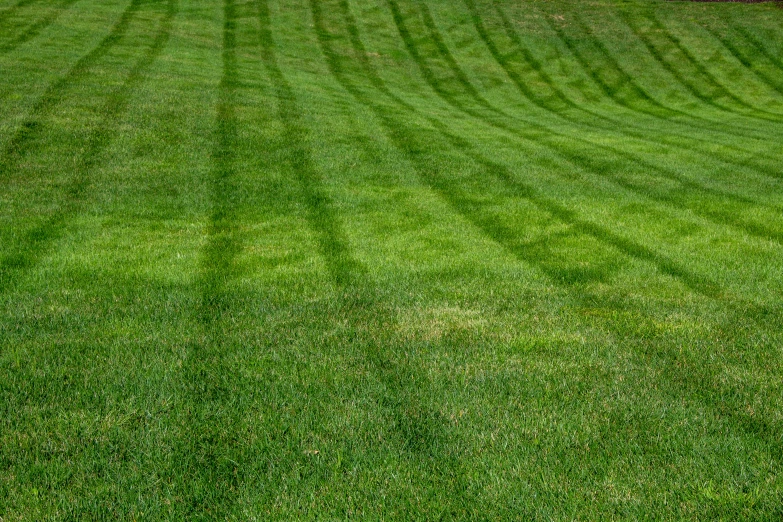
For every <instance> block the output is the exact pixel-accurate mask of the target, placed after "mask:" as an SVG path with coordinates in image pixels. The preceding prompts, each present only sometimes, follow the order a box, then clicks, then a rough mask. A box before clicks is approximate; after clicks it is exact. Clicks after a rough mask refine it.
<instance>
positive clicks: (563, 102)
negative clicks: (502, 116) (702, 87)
mask: <svg viewBox="0 0 783 522" xmlns="http://www.w3.org/2000/svg"><path fill="white" fill-rule="evenodd" d="M465 3H466V5H467V6H468V9H469V11H470V16H471V20H472V22H473V25H474V27H475V29H476V32H477V33H478V34H479V36H480V38H481V40H482V41H483V42H484V43H485V45H486V46H487V49H488V50H489V51H490V54H491V55H492V57H493V58H494V60H495V61H496V62H497V63H498V65H500V66H501V68H502V69H503V70H504V71H505V73H506V74H507V75H508V77H509V78H510V79H511V81H512V82H513V83H514V84H515V85H516V86H517V89H518V90H519V92H520V93H521V94H522V95H523V96H524V97H525V98H526V99H528V100H530V101H531V102H533V103H534V104H535V105H536V106H538V107H541V108H542V109H544V110H546V111H548V112H550V113H552V114H553V115H555V116H557V117H559V118H563V119H565V120H567V121H569V122H571V123H574V124H577V125H579V126H584V127H588V128H592V129H595V130H600V131H603V132H610V133H611V132H614V131H616V129H617V128H618V126H620V128H622V130H623V135H625V136H633V137H635V138H638V139H640V140H641V141H644V142H647V143H656V144H658V145H662V146H664V147H669V148H678V149H680V150H682V151H684V152H695V153H697V154H698V155H699V157H700V158H701V159H703V160H704V159H706V160H707V161H714V160H715V159H716V153H717V152H719V151H718V150H716V147H715V143H714V142H708V141H701V140H700V141H696V140H693V139H692V137H691V136H687V135H685V134H680V133H674V134H666V136H673V137H676V138H675V139H673V140H672V139H669V140H667V141H664V140H661V139H660V138H657V139H656V136H657V134H654V133H653V132H650V131H648V132H646V133H643V132H638V131H635V129H634V130H632V129H631V128H629V127H628V126H627V125H625V122H623V121H622V120H618V119H610V118H607V117H606V116H604V115H602V114H601V113H599V112H597V111H594V110H590V109H584V108H581V107H579V106H578V105H577V104H576V103H575V102H573V101H572V100H571V99H569V98H567V97H566V95H565V94H564V93H563V92H562V91H561V90H560V89H558V88H557V87H556V86H555V85H554V83H553V81H552V79H551V77H549V76H548V75H547V74H546V73H545V72H544V71H543V70H542V67H541V64H540V63H538V61H537V60H536V59H535V58H534V57H533V56H532V55H531V54H530V52H529V51H528V50H527V49H526V48H524V47H523V46H522V43H521V41H520V40H519V38H518V37H517V35H516V34H515V33H514V32H511V33H508V31H509V30H510V31H513V28H511V27H509V25H508V20H507V19H505V15H503V14H502V12H501V16H502V17H503V23H504V28H505V29H506V31H507V36H508V37H509V38H510V39H511V40H512V41H513V43H514V51H513V52H512V56H508V55H503V54H502V53H501V52H500V50H499V49H498V47H497V46H496V44H495V42H494V41H493V39H492V36H491V35H490V32H489V31H488V30H487V28H486V27H485V25H484V24H483V22H482V20H481V18H480V16H479V14H478V11H477V6H476V4H475V2H474V1H473V0H465ZM495 7H496V8H497V9H499V7H498V6H497V5H495ZM517 53H519V54H520V55H521V56H522V57H523V59H524V61H525V62H526V63H527V65H528V66H529V68H530V70H532V71H534V74H531V75H530V76H531V78H530V79H529V81H527V82H526V81H524V80H523V79H522V77H521V76H520V75H519V74H517V72H516V71H515V69H514V67H513V65H512V63H513V62H510V61H509V58H512V59H513V57H514V56H516V55H517ZM583 65H584V62H583ZM540 82H543V83H544V84H546V85H547V87H548V88H549V89H550V91H551V93H553V94H554V97H555V98H556V99H557V100H559V101H560V103H555V104H554V105H553V104H552V103H551V101H550V98H548V97H547V95H549V96H550V97H551V95H552V94H551V93H547V94H543V93H542V94H540V95H538V94H536V93H534V92H533V91H532V90H531V89H530V88H528V85H532V84H535V83H540ZM607 94H610V93H608V92H607ZM610 95H611V94H610ZM569 109H571V110H575V111H577V112H578V113H582V114H584V115H585V116H587V117H588V118H594V119H598V120H599V121H601V122H602V124H601V125H599V124H597V123H595V122H593V121H586V120H585V119H583V118H579V117H576V116H572V115H570V114H569V113H568V111H569ZM660 120H664V118H662V117H661V118H660ZM660 120H659V121H660ZM665 121H667V123H668V125H671V121H670V120H665ZM683 142H692V143H693V142H695V143H698V144H699V145H694V144H691V145H690V146H689V147H683V146H681V145H679V144H680V143H683ZM703 145H707V146H708V149H707V150H705V149H704V148H703ZM724 147H725V148H727V149H729V150H731V151H732V152H733V153H734V154H732V155H730V156H728V155H725V154H720V155H719V158H720V161H721V162H724V164H730V165H733V166H735V167H739V168H743V169H744V168H747V167H749V161H748V160H752V159H753V158H754V156H755V155H751V154H749V153H748V151H744V150H742V149H738V148H737V147H734V146H730V147H726V146H725V145H723V146H722V147H721V148H724ZM737 152H739V153H740V154H742V156H744V158H743V157H740V158H739V159H735V157H736V154H737ZM752 168H753V169H754V170H756V171H758V172H763V173H764V174H767V175H769V176H772V177H776V178H777V177H780V176H781V172H780V171H779V169H775V168H773V167H771V166H768V165H758V164H756V162H755V161H753V167H752Z"/></svg>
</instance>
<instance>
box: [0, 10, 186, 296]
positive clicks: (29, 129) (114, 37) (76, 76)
mask: <svg viewBox="0 0 783 522" xmlns="http://www.w3.org/2000/svg"><path fill="white" fill-rule="evenodd" d="M160 4H161V5H163V3H162V2H160ZM153 5H154V4H153ZM166 5H167V7H166V14H165V16H164V17H163V18H162V20H161V21H160V22H159V27H158V30H157V32H156V34H155V35H154V37H153V40H152V42H151V43H150V46H149V47H148V49H147V50H146V51H145V52H144V53H143V54H142V56H141V57H140V58H139V59H138V60H137V61H136V62H135V63H134V64H133V65H132V67H131V69H130V71H129V72H128V74H127V76H126V77H125V79H124V82H123V83H122V85H120V86H119V87H118V88H116V89H114V90H112V91H111V92H109V93H108V95H107V99H106V100H105V102H104V104H103V106H102V107H101V108H100V109H99V110H98V113H99V114H100V119H99V121H98V123H97V124H96V125H95V126H94V127H93V128H92V129H91V130H90V132H89V134H88V137H87V140H86V146H85V147H83V149H82V151H81V152H80V153H79V157H78V160H77V164H76V168H75V170H74V171H73V172H72V173H70V176H69V179H68V180H67V182H66V185H65V188H64V194H60V195H59V199H60V200H61V201H60V203H59V205H58V207H57V208H56V210H55V211H54V212H53V213H52V214H51V215H49V216H48V217H46V218H45V220H44V221H43V222H42V223H40V224H38V225H36V226H35V227H33V228H32V229H31V230H28V231H26V232H25V233H24V234H23V235H22V237H21V238H20V239H18V240H17V241H16V242H15V244H14V245H13V247H12V248H11V249H9V250H11V251H12V252H14V253H13V254H11V255H4V256H2V258H0V292H2V291H4V290H5V289H6V287H7V286H8V285H10V284H11V283H12V281H13V280H15V279H18V278H19V277H20V276H21V275H22V273H23V272H25V271H28V270H30V269H32V268H33V267H34V266H35V264H36V263H37V261H38V260H39V259H40V257H41V256H42V255H44V254H45V253H46V252H47V250H48V249H49V248H50V245H51V244H52V243H53V242H54V241H56V240H57V239H59V238H60V236H61V234H62V232H63V230H64V228H65V226H66V225H67V223H68V221H69V220H70V219H72V218H73V217H74V216H75V215H76V214H78V212H79V211H80V209H81V208H82V206H83V203H84V199H85V197H86V194H85V192H86V191H87V188H88V186H89V184H90V173H91V172H92V170H93V169H94V168H95V166H96V164H97V162H98V161H100V155H101V152H102V151H103V150H104V149H105V148H106V147H107V145H108V144H109V142H110V141H111V139H112V136H113V134H114V133H115V132H116V130H115V128H114V125H115V124H116V121H117V119H118V118H120V117H121V115H122V114H123V113H124V112H125V111H126V110H127V108H128V103H129V97H130V96H131V94H132V93H133V91H134V89H136V88H138V87H139V86H140V85H141V84H142V83H143V82H144V80H145V76H146V74H147V72H148V70H149V68H150V67H151V66H152V64H153V63H154V62H155V60H156V59H157V57H158V56H159V55H160V53H161V52H162V51H163V49H164V47H165V45H166V42H167V41H168V38H169V33H170V31H171V23H172V20H173V18H174V16H175V15H176V12H177V3H176V0H168V2H167V3H166ZM132 7H134V8H135V7H136V6H132ZM132 12H134V11H132V10H130V9H129V10H128V11H126V12H125V14H124V15H123V17H122V18H121V19H120V21H119V22H118V23H117V25H116V26H115V27H114V29H113V30H112V32H111V33H110V34H109V36H107V37H106V38H105V39H104V40H103V41H102V42H101V44H100V45H99V47H98V48H96V49H95V50H93V51H92V52H91V53H89V54H88V55H87V56H86V57H85V58H84V59H82V60H80V61H79V62H78V63H77V64H76V65H75V66H74V68H73V69H71V71H70V72H69V73H68V74H67V75H66V77H65V78H63V79H62V80H60V81H58V82H57V83H56V84H55V86H54V87H53V88H50V90H49V91H47V94H46V95H44V97H43V98H42V100H41V101H40V102H39V103H38V104H37V105H36V106H35V108H34V110H33V115H34V118H35V119H28V120H27V121H26V122H25V123H24V124H23V126H22V130H21V131H20V132H17V134H16V135H15V136H14V139H12V141H11V144H10V145H9V147H8V149H7V150H6V153H5V154H4V156H3V161H2V163H0V165H3V166H4V170H6V171H7V172H9V173H10V171H11V170H12V169H15V168H16V165H18V162H19V161H20V156H22V155H27V154H31V153H33V152H34V150H33V151H31V150H29V149H30V148H31V147H32V145H33V141H34V140H36V139H38V136H36V134H37V133H38V130H39V129H41V128H42V127H43V120H44V119H46V118H47V117H48V116H50V115H51V114H52V113H53V112H54V111H55V110H56V108H57V105H58V104H59V103H60V101H61V100H62V96H63V91H65V90H66V89H69V88H72V87H74V86H76V85H78V81H79V80H80V79H81V78H84V77H86V76H87V75H88V74H89V68H90V67H91V66H93V65H94V64H95V63H97V61H98V60H99V58H100V56H101V55H104V54H106V53H108V52H109V50H110V49H111V48H112V47H113V46H116V45H118V44H119V43H120V42H121V36H122V34H123V33H124V32H125V31H126V30H127V29H128V27H129V26H130V23H131V13H132Z"/></svg>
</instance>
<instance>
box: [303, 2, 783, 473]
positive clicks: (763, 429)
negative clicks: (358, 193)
mask: <svg viewBox="0 0 783 522" xmlns="http://www.w3.org/2000/svg"><path fill="white" fill-rule="evenodd" d="M336 10H337V9H333V10H330V12H331V11H336ZM343 12H346V10H345V9H343ZM317 22H318V17H316V27H317V28H318V27H319V24H318V23H317ZM348 24H349V27H355V24H352V23H351V21H350V19H349V21H348ZM321 30H322V31H323V32H324V33H325V34H326V35H328V36H324V37H323V38H322V40H321V41H322V43H324V44H326V43H328V42H331V41H334V35H333V34H329V33H327V32H326V31H325V30H324V29H323V28H321ZM349 32H351V33H353V31H352V30H350V29H349ZM350 40H351V41H352V42H354V45H358V48H354V49H353V51H354V56H355V57H359V61H360V63H363V64H365V66H366V67H367V66H368V63H367V61H366V58H365V59H364V60H362V59H361V57H366V55H367V53H366V52H365V50H364V48H363V46H361V44H360V42H359V40H358V35H354V34H352V37H351V38H350ZM325 54H326V56H327V58H328V59H329V58H332V59H334V58H336V57H342V56H345V53H340V52H335V51H333V50H331V49H330V48H328V47H325ZM350 69H351V68H350V67H349V66H346V67H340V66H339V65H337V63H334V64H333V70H334V71H335V74H336V76H337V77H338V78H340V77H343V75H345V76H346V77H347V76H348V74H346V72H347V71H348V70H350ZM363 72H364V75H360V76H359V77H360V78H361V77H362V76H365V75H366V77H368V78H370V83H371V84H373V86H374V87H375V88H377V89H378V90H379V91H380V92H381V93H383V94H386V95H387V97H389V98H390V99H391V100H392V101H394V102H395V103H397V104H398V105H399V106H400V109H401V110H402V112H401V114H402V113H407V112H410V111H412V110H414V109H413V108H412V107H411V106H409V105H407V104H405V103H404V102H401V101H400V100H399V99H398V98H396V97H395V96H394V95H391V94H390V93H388V91H387V90H386V88H385V87H384V86H383V84H382V82H381V81H380V79H379V78H378V77H377V75H376V74H375V73H374V72H373V71H372V69H365V70H364V71H363ZM353 79H354V81H356V80H357V78H356V77H353ZM344 85H345V87H346V89H347V90H349V91H350V92H351V93H352V94H354V95H356V96H359V97H360V99H361V100H362V101H363V103H365V104H367V106H368V107H369V108H371V109H373V110H374V111H375V112H376V113H377V114H378V115H379V118H381V119H382V120H385V119H386V118H390V117H392V116H389V112H388V111H386V110H384V108H383V107H382V106H381V105H378V104H374V103H373V102H372V101H371V100H372V99H373V98H372V97H369V96H364V95H362V93H361V90H360V89H358V88H357V87H356V84H355V82H354V83H351V82H350V80H346V81H345V83H344ZM429 121H430V123H431V124H433V126H435V127H436V129H438V130H439V133H440V134H441V136H443V137H444V138H445V139H447V140H448V141H449V142H451V145H452V146H453V147H454V149H455V150H459V151H461V152H462V153H463V154H466V155H468V156H469V157H470V158H471V159H472V160H473V161H475V162H476V163H477V164H479V165H481V166H482V167H483V169H484V171H483V172H482V173H483V174H485V175H486V174H490V175H494V176H495V177H498V178H500V179H502V180H503V181H504V182H506V183H507V184H509V185H512V186H518V187H520V190H519V191H518V193H517V195H519V196H521V197H526V198H528V199H531V200H532V201H534V202H535V203H536V204H537V205H539V206H540V207H542V209H544V210H546V211H548V212H550V213H551V214H553V215H555V216H557V217H558V218H560V219H561V220H563V221H564V222H566V223H569V224H570V225H572V227H573V229H574V230H575V232H577V233H580V234H585V235H589V236H592V237H594V238H598V239H600V240H603V241H605V242H606V243H607V244H608V245H610V246H611V247H614V248H616V249H617V250H619V251H621V252H623V253H625V254H627V255H630V256H632V257H637V258H639V259H642V260H645V261H648V262H653V263H654V264H656V266H657V267H658V269H659V270H660V271H661V272H662V273H664V274H667V275H670V276H673V277H675V278H678V279H679V280H680V281H681V282H685V284H686V285H687V286H689V287H690V288H691V289H692V290H694V291H696V292H697V293H700V294H702V295H705V296H706V297H709V298H711V299H714V298H717V297H719V294H717V293H716V292H715V289H716V288H717V287H716V285H715V284H714V283H707V284H708V285H710V286H705V283H704V280H703V278H701V277H698V276H694V275H693V274H688V273H687V272H685V271H684V270H683V269H682V268H680V267H677V266H676V265H674V264H673V263H672V262H671V261H669V260H666V259H661V258H660V256H658V255H657V254H655V253H652V252H650V251H648V250H646V249H645V248H644V247H640V246H638V245H633V244H631V243H629V242H628V241H626V240H624V239H622V238H618V237H617V236H614V235H613V234H611V233H609V232H607V231H605V230H601V229H600V227H596V226H595V225H593V224H591V223H585V222H583V221H581V220H580V219H579V218H576V217H575V216H574V214H573V213H572V212H571V211H570V210H567V209H565V208H562V207H559V206H558V205H557V204H556V203H554V202H551V201H546V200H544V199H543V198H540V197H537V196H535V195H532V194H533V190H532V189H530V188H529V187H525V186H524V185H521V184H520V183H519V181H517V180H516V179H515V176H514V175H513V174H512V173H511V172H510V171H508V169H506V168H505V167H503V166H501V165H499V164H497V163H494V162H492V161H490V160H488V159H486V158H484V157H482V155H481V154H479V153H477V152H476V151H475V150H474V148H473V147H472V146H471V144H470V143H468V142H467V141H465V140H463V139H460V138H458V137H456V136H454V135H452V134H450V133H449V132H448V131H447V130H446V128H445V126H444V125H443V124H442V123H440V122H438V121H437V120H434V119H429ZM404 127H405V125H404V124H401V123H400V120H397V121H393V123H392V124H391V125H390V126H389V127H388V128H387V132H392V131H391V130H390V129H395V131H394V132H397V130H398V129H400V128H404ZM409 128H410V127H409ZM402 139H405V138H404V136H403V137H402ZM433 141H434V140H433V136H432V135H427V136H426V137H425V136H413V137H411V138H410V139H405V141H402V140H401V141H400V144H399V146H400V147H401V148H402V149H403V150H406V151H408V154H409V158H411V160H412V161H414V165H415V166H416V168H417V172H418V173H419V174H420V175H422V177H423V178H424V179H425V180H427V182H428V183H430V184H431V186H432V187H433V188H435V190H436V191H438V193H439V194H441V195H442V196H444V197H445V199H447V200H448V201H449V202H450V203H451V204H452V206H453V208H455V209H456V210H458V211H459V212H461V213H463V215H464V216H465V217H466V218H467V219H468V220H469V221H470V222H472V223H473V224H474V225H476V226H477V228H479V229H480V230H482V231H484V232H485V233H486V234H487V235H488V236H489V237H491V238H492V239H493V240H495V241H497V242H498V243H499V244H501V245H503V246H504V248H506V249H507V250H508V251H509V252H511V253H512V254H514V255H515V256H516V257H518V258H519V259H520V261H523V262H525V263H531V264H533V265H535V266H537V267H539V268H540V269H542V270H543V271H544V273H546V274H547V275H548V276H549V277H550V278H551V279H552V280H553V282H555V283H558V284H563V285H565V286H566V287H567V288H568V289H569V290H570V291H571V292H573V293H574V294H575V296H576V297H578V298H579V301H580V302H581V303H584V304H585V305H587V304H588V303H590V304H591V305H593V306H595V305H596V304H599V303H603V306H611V305H610V301H605V300H604V299H603V298H601V297H600V296H598V295H595V294H591V293H590V292H589V291H587V290H585V289H584V287H582V286H581V284H580V283H581V281H580V280H579V279H578V278H577V279H571V278H570V277H567V276H566V277H564V275H565V273H564V272H563V271H561V270H560V269H555V268H554V267H553V266H551V265H548V261H547V258H546V256H540V255H536V253H535V251H534V250H528V249H527V248H525V247H524V246H522V247H521V248H520V245H519V243H518V242H516V241H513V240H510V239H511V238H513V237H514V235H515V232H514V231H513V230H510V229H507V228H504V227H502V226H498V224H497V222H496V221H495V220H494V219H493V217H491V214H490V213H486V212H485V211H483V210H482V209H481V207H480V206H477V205H476V203H475V201H471V200H470V198H469V197H466V196H465V193H464V192H463V193H461V192H460V191H459V189H455V187H454V186H453V185H452V183H450V182H448V181H445V180H446V177H445V176H443V175H439V174H434V173H435V172H436V171H435V169H433V168H432V167H431V166H429V165H428V164H426V163H418V162H416V161H415V158H417V157H420V156H418V155H416V150H417V149H416V147H417V146H418V147H421V146H422V145H421V144H430V143H433ZM433 174H434V176H433ZM710 287H711V289H710V290H707V291H705V289H709V288H710ZM599 306H600V305H599ZM754 308H755V307H754V306H753V305H752V304H750V303H743V302H741V301H739V302H736V313H739V314H741V315H746V314H747V315H746V319H751V320H754V321H758V320H759V319H760V320H761V326H763V325H764V322H765V321H768V320H771V325H777V324H780V323H781V320H780V316H779V314H778V315H777V316H775V317H774V318H772V317H768V316H766V313H764V312H763V311H759V310H755V309H754ZM759 312H762V314H761V316H762V317H763V319H762V318H760V317H758V316H757V315H756V314H758V313H759ZM771 325H770V326H771ZM772 328H773V330H774V328H775V327H774V326H772ZM613 333H615V334H618V335H621V336H622V337H624V338H627V340H628V341H636V342H638V341H639V339H634V338H633V333H632V332H628V331H624V330H616V331H614V332H613ZM641 356H642V357H644V358H647V357H649V355H647V354H642V355H641ZM655 358H660V359H661V360H662V361H663V363H664V364H665V365H666V366H667V367H669V368H675V367H677V366H678V364H677V357H676V356H673V354H667V353H658V354H656V355H655ZM693 370H694V368H693V367H691V366H689V371H690V372H693ZM709 380H710V379H709V373H704V374H696V375H692V374H690V375H686V374H683V373H681V372H679V371H677V372H676V377H672V378H671V379H667V383H668V384H667V386H668V387H670V388H673V390H672V391H671V392H670V393H672V394H676V393H677V392H678V391H682V389H683V387H684V388H685V390H687V393H688V394H689V395H690V396H694V397H696V398H698V400H700V401H701V402H702V403H703V404H705V405H708V406H709V407H711V408H712V409H713V410H714V411H716V412H722V411H724V407H725V403H723V402H721V401H716V400H715V399H714V397H715V395H714V393H715V392H720V390H715V389H710V387H707V389H706V390H705V384H707V383H708V382H709ZM707 390H709V391H707ZM710 392H712V393H710ZM732 415H733V416H734V419H735V420H736V421H737V423H738V424H739V425H740V426H741V430H742V431H743V433H746V434H750V435H754V436H757V437H759V440H760V441H762V443H763V444H764V445H765V447H766V448H767V450H768V451H769V452H770V456H772V457H774V458H776V459H777V460H778V461H780V458H781V456H782V455H783V454H781V452H780V450H779V446H778V444H777V435H776V432H777V431H776V429H777V427H776V426H774V425H770V424H767V423H763V422H762V423H759V422H758V419H754V418H753V416H748V415H746V414H744V413H740V410H739V409H733V410H732Z"/></svg>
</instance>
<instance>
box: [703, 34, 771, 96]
mask: <svg viewBox="0 0 783 522" xmlns="http://www.w3.org/2000/svg"><path fill="white" fill-rule="evenodd" d="M702 29H704V30H705V31H706V32H707V33H709V34H710V35H711V36H712V37H713V38H714V39H715V40H717V41H718V42H720V44H721V45H722V46H723V47H724V48H725V49H726V50H727V51H728V52H729V53H730V54H731V55H732V56H733V57H734V58H736V60H737V61H738V62H740V63H741V64H742V65H743V66H744V67H745V68H746V69H748V70H750V71H752V72H753V74H755V75H756V77H758V78H759V79H761V81H763V82H764V83H765V84H766V85H767V86H769V87H770V88H772V89H773V90H774V91H775V92H777V93H778V94H783V81H781V80H780V79H776V78H772V77H770V76H769V75H768V74H767V73H765V72H764V71H762V70H759V68H758V67H757V66H756V62H755V61H754V60H752V59H749V58H748V57H747V56H746V54H745V52H744V51H741V50H740V48H739V47H737V46H736V45H734V43H733V42H732V41H731V40H730V39H728V38H726V37H724V36H721V35H720V33H719V32H718V31H717V30H715V29H712V28H710V27H707V26H704V27H702ZM751 46H752V44H751ZM761 56H764V55H761ZM773 65H774V64H773Z"/></svg>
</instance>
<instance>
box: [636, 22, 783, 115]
mask: <svg viewBox="0 0 783 522" xmlns="http://www.w3.org/2000/svg"><path fill="white" fill-rule="evenodd" d="M640 13H642V12H641V11H640ZM621 14H622V15H623V19H624V20H625V21H626V23H627V24H628V26H629V27H630V28H631V29H632V31H633V32H634V33H635V34H636V35H637V36H638V37H639V39H640V40H641V41H642V43H644V45H645V46H646V47H647V49H648V50H649V52H650V54H651V55H652V56H653V57H654V58H655V59H656V60H657V61H658V63H660V64H661V67H663V68H664V69H665V70H666V71H667V72H668V73H669V74H671V76H672V77H674V78H675V79H676V80H677V81H678V82H679V83H680V84H681V85H683V86H684V87H685V88H686V89H687V90H688V91H689V92H690V93H691V94H692V95H693V96H694V97H696V98H698V99H699V100H701V101H702V102H704V103H706V104H707V105H711V106H713V107H716V108H718V109H723V110H726V111H728V112H733V113H737V114H748V115H751V116H754V117H756V118H760V119H766V120H769V121H773V122H777V121H780V118H781V115H780V114H779V113H775V112H770V111H767V110H763V109H760V108H757V107H755V106H753V105H751V104H749V103H747V102H745V101H744V100H742V99H740V98H739V97H738V96H736V95H735V94H733V93H731V92H729V91H728V90H727V89H726V88H725V87H724V86H723V85H722V84H721V83H720V82H719V81H718V80H716V79H715V78H714V77H713V76H712V74H710V72H709V71H708V70H707V69H706V68H705V67H704V66H703V65H701V64H700V63H699V62H698V61H697V60H696V59H695V58H694V57H693V55H692V54H691V53H690V52H689V51H688V50H687V49H686V48H685V47H684V46H683V45H682V43H680V41H679V40H678V39H677V38H676V37H675V36H673V35H672V34H671V32H670V31H669V30H668V29H667V28H666V27H664V26H663V25H662V24H661V22H660V21H659V20H657V19H656V18H655V15H654V14H652V13H642V14H640V15H639V16H638V17H635V16H632V15H630V14H629V13H628V12H625V11H621ZM639 18H642V20H639ZM643 25H644V29H643V28H642V26H643ZM675 55H676V56H677V58H676V59H675V58H674V56H675ZM675 60H676V61H675Z"/></svg>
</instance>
